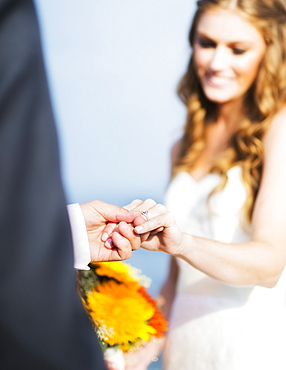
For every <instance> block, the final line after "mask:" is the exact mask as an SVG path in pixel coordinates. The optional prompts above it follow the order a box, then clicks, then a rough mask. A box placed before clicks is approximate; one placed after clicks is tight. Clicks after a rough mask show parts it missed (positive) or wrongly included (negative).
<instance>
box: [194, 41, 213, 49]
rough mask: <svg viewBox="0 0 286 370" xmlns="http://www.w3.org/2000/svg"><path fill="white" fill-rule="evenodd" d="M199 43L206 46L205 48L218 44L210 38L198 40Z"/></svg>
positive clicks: (203, 46)
mask: <svg viewBox="0 0 286 370" xmlns="http://www.w3.org/2000/svg"><path fill="white" fill-rule="evenodd" d="M198 43H199V45H200V46H201V47H202V48H205V49H207V48H215V47H216V44H215V43H214V42H213V41H210V40H198Z"/></svg>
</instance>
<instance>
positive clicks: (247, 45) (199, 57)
mask: <svg viewBox="0 0 286 370" xmlns="http://www.w3.org/2000/svg"><path fill="white" fill-rule="evenodd" d="M265 49H266V45H265V42H264V39H263V37H262V35H261V33H260V32H259V31H258V29H257V28H255V27H254V26H252V24H250V23H249V22H248V21H247V20H245V19H244V18H243V17H242V16H240V15H239V14H237V13H235V12H233V11H230V10H222V9H216V10H212V11H207V12H205V13H203V14H202V15H201V17H200V19H199V21H198V25H197V29H196V33H195V39H194V47H193V53H194V63H195V68H196V71H197V74H198V77H199V80H200V82H201V86H202V88H203V91H204V93H205V95H206V97H207V98H208V99H209V100H211V101H213V102H216V103H220V104H223V103H227V102H230V101H237V100H239V99H241V98H242V97H243V95H244V94H245V93H246V92H247V90H248V89H249V88H250V86H251V85H252V83H253V81H254V80H255V77H256V75H257V72H258V69H259V65H260V63H261V60H262V58H263V56H264V53H265Z"/></svg>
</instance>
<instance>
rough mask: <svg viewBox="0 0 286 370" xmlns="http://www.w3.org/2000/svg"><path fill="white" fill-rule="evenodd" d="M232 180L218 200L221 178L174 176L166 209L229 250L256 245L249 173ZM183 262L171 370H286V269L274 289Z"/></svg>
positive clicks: (168, 361)
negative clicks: (248, 212) (223, 278)
mask: <svg viewBox="0 0 286 370" xmlns="http://www.w3.org/2000/svg"><path fill="white" fill-rule="evenodd" d="M227 175H228V182H227V184H226V186H225V187H224V189H223V190H222V191H220V192H217V193H215V194H213V195H212V196H211V197H209V195H210V193H211V192H212V190H214V188H216V187H217V185H219V183H220V176H219V175H217V174H208V175H207V176H205V177H204V178H203V179H202V180H200V181H195V180H194V179H193V178H192V177H191V176H190V175H189V174H188V173H186V172H181V173H179V174H178V175H177V176H176V177H174V179H173V180H172V181H171V183H170V185H169V188H168V190H167V192H166V198H165V204H166V207H167V208H168V209H169V210H170V211H171V212H173V213H174V215H175V218H176V221H177V223H178V225H179V227H180V229H181V230H182V231H183V232H187V233H190V234H192V235H197V236H200V237H204V238H208V239H214V240H217V241H220V242H225V243H243V242H247V241H249V240H250V228H249V231H247V230H246V229H245V227H244V226H246V225H245V223H244V222H243V213H242V207H243V204H244V202H245V200H246V190H245V187H244V185H243V180H242V172H241V168H240V167H238V166H237V167H233V168H231V169H230V170H229V171H228V173H227ZM190 248H191V246H190ZM177 262H178V266H179V276H178V281H177V288H176V296H175V299H174V301H173V304H172V311H171V315H170V318H169V320H170V323H169V332H168V336H167V341H166V347H165V351H164V357H163V368H164V370H174V369H180V370H189V369H192V370H253V369H259V370H269V369H275V370H285V369H286V356H285V343H286V273H285V271H286V270H284V272H283V274H282V276H281V277H280V279H279V282H278V283H277V285H276V286H275V287H274V288H271V289H269V288H264V287H261V286H245V287H244V286H233V285H230V284H225V283H222V282H220V281H218V280H215V279H213V278H211V277H209V276H207V275H206V274H204V273H202V272H200V271H198V270H197V269H195V268H193V267H192V266H191V265H190V264H188V263H187V262H185V261H184V260H182V259H180V258H177Z"/></svg>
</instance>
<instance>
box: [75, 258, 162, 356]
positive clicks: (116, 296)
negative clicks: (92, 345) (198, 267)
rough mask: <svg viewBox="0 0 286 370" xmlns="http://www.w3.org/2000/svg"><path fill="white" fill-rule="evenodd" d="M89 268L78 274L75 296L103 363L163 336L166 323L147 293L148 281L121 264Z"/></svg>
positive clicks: (96, 264) (100, 263) (98, 264)
mask: <svg viewBox="0 0 286 370" xmlns="http://www.w3.org/2000/svg"><path fill="white" fill-rule="evenodd" d="M89 266H90V270H88V271H81V272H80V273H79V278H78V283H79V292H80V295H81V298H82V301H83V304H84V307H85V309H86V311H87V313H88V315H89V317H90V319H91V322H92V324H93V326H94V329H95V331H96V333H97V335H98V338H99V341H100V343H101V346H102V349H103V351H104V354H105V358H106V359H107V360H111V359H110V357H109V356H110V353H111V352H112V353H114V354H115V353H118V351H119V352H120V353H121V354H122V353H124V352H129V351H132V350H136V349H138V348H140V347H141V346H143V345H144V344H146V343H147V342H149V341H150V340H152V339H153V338H160V337H162V336H163V334H164V333H165V332H166V330H167V321H166V320H165V318H164V317H163V315H162V314H161V312H160V311H159V309H158V307H157V303H156V301H155V300H154V299H153V298H152V297H151V296H150V295H149V293H148V292H147V288H148V287H149V285H150V279H149V278H147V277H146V276H144V275H141V271H140V270H138V269H136V268H135V267H133V266H131V265H129V264H127V263H123V262H99V263H92V264H90V265H89ZM122 357H123V356H122ZM112 361H113V360H112Z"/></svg>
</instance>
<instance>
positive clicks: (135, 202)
mask: <svg viewBox="0 0 286 370" xmlns="http://www.w3.org/2000/svg"><path fill="white" fill-rule="evenodd" d="M142 203H143V201H142V200H140V199H134V200H133V201H132V202H131V203H129V204H127V205H126V206H124V207H123V208H124V209H127V210H128V211H131V210H132V209H136V208H137V207H139V206H140V204H142Z"/></svg>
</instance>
